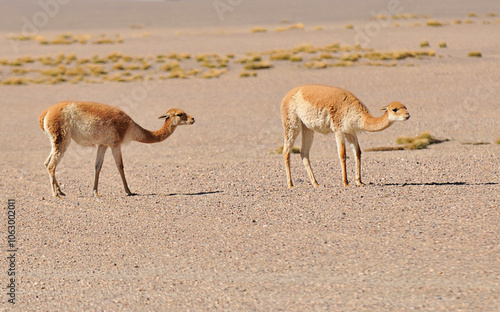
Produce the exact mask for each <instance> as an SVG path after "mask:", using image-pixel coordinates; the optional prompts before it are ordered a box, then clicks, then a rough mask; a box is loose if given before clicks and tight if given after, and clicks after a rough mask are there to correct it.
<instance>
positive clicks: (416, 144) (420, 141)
mask: <svg viewBox="0 0 500 312" xmlns="http://www.w3.org/2000/svg"><path fill="white" fill-rule="evenodd" d="M446 141H448V139H444V140H440V139H436V138H434V137H433V136H432V135H431V134H430V133H429V132H423V133H421V134H420V135H418V136H416V137H404V136H402V137H399V138H397V140H396V144H398V145H402V146H380V147H374V148H368V149H365V151H367V152H381V151H400V150H418V149H425V148H427V146H429V145H431V144H437V143H442V142H446Z"/></svg>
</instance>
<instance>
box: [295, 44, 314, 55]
mask: <svg viewBox="0 0 500 312" xmlns="http://www.w3.org/2000/svg"><path fill="white" fill-rule="evenodd" d="M292 52H293V53H299V52H304V53H311V54H312V53H316V52H318V48H316V47H315V46H313V45H312V44H310V43H302V44H301V45H298V46H295V47H293V48H292Z"/></svg>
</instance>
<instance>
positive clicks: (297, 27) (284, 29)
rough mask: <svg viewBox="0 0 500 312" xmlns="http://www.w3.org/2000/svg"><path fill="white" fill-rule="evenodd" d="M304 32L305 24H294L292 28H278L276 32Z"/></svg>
mask: <svg viewBox="0 0 500 312" xmlns="http://www.w3.org/2000/svg"><path fill="white" fill-rule="evenodd" d="M296 29H298V30H304V24H302V23H297V24H293V25H290V26H287V27H281V26H280V27H276V29H275V31H278V32H281V31H289V30H296Z"/></svg>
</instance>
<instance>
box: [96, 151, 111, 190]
mask: <svg viewBox="0 0 500 312" xmlns="http://www.w3.org/2000/svg"><path fill="white" fill-rule="evenodd" d="M107 149H108V147H107V146H106V145H99V147H98V148H97V157H96V159H95V179H94V197H100V195H99V193H98V192H97V186H98V184H99V173H100V172H101V168H102V163H103V162H104V155H105V154H106V150H107Z"/></svg>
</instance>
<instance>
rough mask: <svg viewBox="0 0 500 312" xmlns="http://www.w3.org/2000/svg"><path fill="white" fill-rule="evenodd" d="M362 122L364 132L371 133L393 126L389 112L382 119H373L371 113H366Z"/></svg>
mask: <svg viewBox="0 0 500 312" xmlns="http://www.w3.org/2000/svg"><path fill="white" fill-rule="evenodd" d="M362 120H363V122H362V124H363V130H365V131H370V132H377V131H382V130H384V129H387V128H388V127H390V126H391V125H392V122H391V121H390V120H389V113H387V112H385V114H384V115H382V116H380V117H373V116H372V115H371V114H370V113H366V114H364V116H363V119H362Z"/></svg>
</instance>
